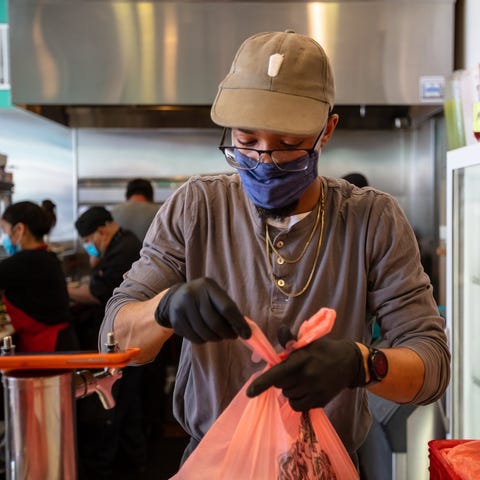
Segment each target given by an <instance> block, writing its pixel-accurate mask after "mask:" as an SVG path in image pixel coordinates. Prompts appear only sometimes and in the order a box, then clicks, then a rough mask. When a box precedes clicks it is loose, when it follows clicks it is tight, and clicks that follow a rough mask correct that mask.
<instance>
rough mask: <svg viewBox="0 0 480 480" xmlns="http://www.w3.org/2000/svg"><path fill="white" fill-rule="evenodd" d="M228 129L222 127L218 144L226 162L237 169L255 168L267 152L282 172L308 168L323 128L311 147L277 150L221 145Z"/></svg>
mask: <svg viewBox="0 0 480 480" xmlns="http://www.w3.org/2000/svg"><path fill="white" fill-rule="evenodd" d="M229 131H230V130H229V129H224V131H223V135H222V139H221V141H220V146H219V147H218V148H219V149H220V150H221V151H222V152H223V154H224V155H225V159H226V160H227V162H228V164H229V165H231V166H232V167H234V168H237V169H238V170H255V169H256V168H257V167H258V165H259V164H260V163H265V162H264V161H262V159H261V158H262V155H264V154H267V155H268V156H269V157H270V158H271V159H272V162H273V163H274V165H275V166H276V167H277V168H278V169H279V170H281V171H283V172H301V171H303V170H306V169H307V168H308V164H309V162H310V161H311V160H312V159H313V158H315V156H316V153H317V152H316V150H315V148H314V147H315V145H316V144H317V142H318V140H319V139H320V137H321V136H322V133H323V130H322V131H321V132H320V134H319V135H318V137H317V138H316V140H315V142H314V143H313V145H314V147H313V148H301V149H299V148H285V149H279V150H257V149H256V148H248V147H234V146H233V145H223V142H224V141H225V137H226V135H227V132H229ZM238 153H239V154H241V155H242V162H241V163H240V162H239V161H238V160H237V154H238Z"/></svg>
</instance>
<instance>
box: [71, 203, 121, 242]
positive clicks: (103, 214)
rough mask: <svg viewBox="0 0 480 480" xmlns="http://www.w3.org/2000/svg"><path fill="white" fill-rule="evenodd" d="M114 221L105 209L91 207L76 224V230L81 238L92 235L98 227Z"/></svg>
mask: <svg viewBox="0 0 480 480" xmlns="http://www.w3.org/2000/svg"><path fill="white" fill-rule="evenodd" d="M112 220H113V218H112V215H111V213H110V212H109V211H108V210H107V209H106V208H104V207H90V208H89V209H88V210H87V211H85V212H83V213H82V214H81V215H80V216H79V217H78V219H77V221H76V222H75V228H76V229H77V231H78V234H79V235H80V236H81V237H86V236H87V235H90V234H92V233H93V232H94V231H95V230H96V229H97V228H98V227H100V226H101V225H105V224H106V223H107V222H111V221H112Z"/></svg>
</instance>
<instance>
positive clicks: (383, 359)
mask: <svg viewBox="0 0 480 480" xmlns="http://www.w3.org/2000/svg"><path fill="white" fill-rule="evenodd" d="M372 367H373V372H372V373H373V375H374V376H375V377H376V378H377V379H378V380H381V379H382V378H385V375H387V372H388V362H387V356H386V355H385V354H384V353H383V352H382V351H380V350H374V351H373V352H372Z"/></svg>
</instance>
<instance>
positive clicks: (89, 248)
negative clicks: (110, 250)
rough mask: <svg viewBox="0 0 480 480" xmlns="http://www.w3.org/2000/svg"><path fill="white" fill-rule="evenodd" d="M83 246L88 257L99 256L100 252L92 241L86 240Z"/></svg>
mask: <svg viewBox="0 0 480 480" xmlns="http://www.w3.org/2000/svg"><path fill="white" fill-rule="evenodd" d="M83 248H84V249H85V251H86V252H87V253H88V255H90V257H96V258H99V257H100V252H99V251H98V248H97V247H96V246H95V244H94V243H92V242H88V243H84V244H83Z"/></svg>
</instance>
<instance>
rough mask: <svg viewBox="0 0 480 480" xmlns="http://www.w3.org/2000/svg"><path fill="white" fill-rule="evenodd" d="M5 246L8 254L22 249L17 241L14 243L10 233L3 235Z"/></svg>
mask: <svg viewBox="0 0 480 480" xmlns="http://www.w3.org/2000/svg"><path fill="white" fill-rule="evenodd" d="M2 244H3V248H4V249H5V251H6V252H7V255H14V254H15V253H17V252H19V251H20V250H21V247H20V245H18V244H17V243H12V239H11V238H10V235H5V236H4V237H3V242H2Z"/></svg>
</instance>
